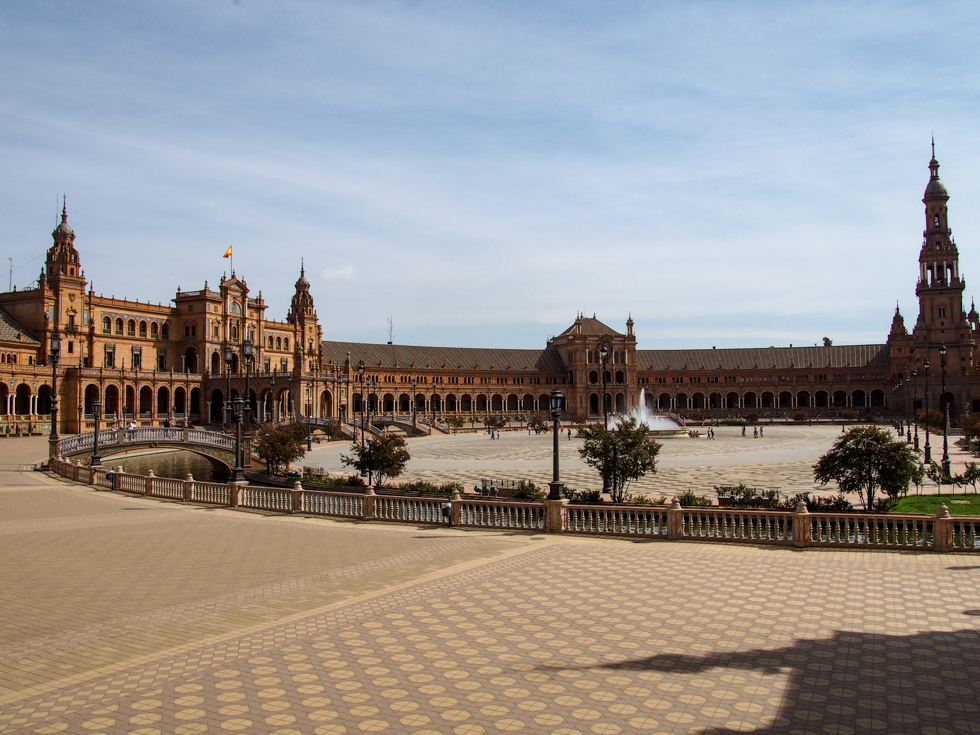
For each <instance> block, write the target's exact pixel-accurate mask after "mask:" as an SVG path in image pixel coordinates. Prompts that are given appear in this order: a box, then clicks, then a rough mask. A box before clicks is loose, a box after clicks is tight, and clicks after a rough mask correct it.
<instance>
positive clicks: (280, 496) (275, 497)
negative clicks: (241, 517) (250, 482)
mask: <svg viewBox="0 0 980 735" xmlns="http://www.w3.org/2000/svg"><path fill="white" fill-rule="evenodd" d="M238 504H239V505H240V506H242V507H245V508H259V509H261V510H284V511H291V510H292V509H293V494H292V492H291V491H290V490H278V489H275V488H268V487H251V486H246V487H243V488H242V492H241V496H240V498H239V501H238Z"/></svg>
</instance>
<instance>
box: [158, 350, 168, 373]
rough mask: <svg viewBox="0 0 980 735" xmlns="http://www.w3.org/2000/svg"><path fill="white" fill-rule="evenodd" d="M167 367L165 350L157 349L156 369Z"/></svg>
mask: <svg viewBox="0 0 980 735" xmlns="http://www.w3.org/2000/svg"><path fill="white" fill-rule="evenodd" d="M166 369H167V351H166V350H157V370H166Z"/></svg>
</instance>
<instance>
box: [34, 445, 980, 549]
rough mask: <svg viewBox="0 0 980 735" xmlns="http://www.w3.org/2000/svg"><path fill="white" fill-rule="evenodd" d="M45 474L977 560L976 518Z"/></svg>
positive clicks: (359, 506)
mask: <svg viewBox="0 0 980 735" xmlns="http://www.w3.org/2000/svg"><path fill="white" fill-rule="evenodd" d="M51 469H52V470H53V471H54V472H56V473H57V474H59V475H62V476H63V477H66V478H68V479H70V480H74V481H75V482H80V483H85V484H88V485H95V486H97V487H104V488H110V489H113V490H116V491H122V492H130V493H136V494H139V495H150V496H157V497H165V498H170V499H174V500H183V501H185V502H197V503H211V504H214V505H226V506H230V507H232V508H235V507H239V506H241V507H247V508H258V509H261V510H269V511H273V512H278V513H308V514H311V515H323V516H340V517H344V518H358V519H364V520H384V521H396V522H402V523H437V524H438V523H448V524H449V525H453V526H466V527H473V528H500V529H512V530H525V531H545V532H548V533H564V532H568V533H575V534H588V535H609V536H630V537H635V538H646V539H650V540H653V539H664V540H674V541H720V542H726V543H730V542H743V543H755V544H765V545H784V546H785V545H792V546H796V547H810V546H813V547H821V546H822V547H840V548H877V549H897V550H913V551H916V550H917V551H939V552H948V551H974V552H976V551H980V517H978V518H972V517H956V518H953V517H951V516H950V515H949V512H948V509H947V508H946V506H945V505H941V506H940V508H939V512H938V513H937V514H936V515H935V516H927V515H912V514H892V515H884V514H874V515H871V514H863V513H809V512H807V509H806V506H805V505H803V504H801V505H800V506H799V507H798V508H797V510H796V511H795V512H790V511H768V510H741V509H726V508H682V507H681V506H680V504H679V503H678V502H677V501H676V500H675V501H674V504H673V505H671V506H670V507H669V508H668V507H666V506H652V507H651V506H628V505H612V504H596V505H582V504H579V505H570V504H568V503H567V501H557V500H556V501H550V500H545V501H532V502H507V501H492V500H491V501H487V500H474V499H472V498H471V497H467V498H462V497H460V495H459V494H458V493H454V494H453V496H452V497H451V498H449V499H445V498H418V497H406V496H392V495H375V493H374V490H373V489H372V488H368V489H367V492H366V493H364V494H358V493H349V492H336V493H335V492H330V491H323V490H306V489H304V488H303V486H302V484H300V483H299V482H297V483H295V484H294V485H293V488H292V489H291V490H290V489H284V488H269V487H260V486H250V485H247V484H245V483H234V482H230V483H228V484H219V483H206V482H198V481H197V480H195V479H194V478H193V477H191V476H190V475H188V476H187V477H186V478H185V479H183V480H178V479H172V478H165V477H155V476H153V475H152V474H151V475H149V476H142V475H131V474H128V473H126V472H121V471H118V470H117V471H115V472H112V471H107V470H105V469H103V468H101V467H84V466H82V465H81V464H72V463H71V462H70V461H67V460H64V459H54V460H52V461H51Z"/></svg>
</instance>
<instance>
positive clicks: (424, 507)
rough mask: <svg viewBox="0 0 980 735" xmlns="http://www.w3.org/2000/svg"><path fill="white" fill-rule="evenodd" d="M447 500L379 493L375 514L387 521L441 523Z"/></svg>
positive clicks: (376, 516)
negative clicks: (443, 508)
mask: <svg viewBox="0 0 980 735" xmlns="http://www.w3.org/2000/svg"><path fill="white" fill-rule="evenodd" d="M444 502H446V501H445V500H437V499H430V498H402V497H392V496H390V495H378V496H376V498H375V501H374V516H375V518H380V519H381V520H385V521H411V522H413V523H439V522H442V521H443V518H442V504H443V503H444Z"/></svg>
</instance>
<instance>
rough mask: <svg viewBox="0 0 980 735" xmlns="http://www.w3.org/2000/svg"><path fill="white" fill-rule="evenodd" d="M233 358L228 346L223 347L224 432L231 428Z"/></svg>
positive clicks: (232, 352) (233, 354)
mask: <svg viewBox="0 0 980 735" xmlns="http://www.w3.org/2000/svg"><path fill="white" fill-rule="evenodd" d="M234 356H235V353H234V351H233V350H232V349H231V345H230V344H226V345H225V376H226V378H227V380H226V382H227V386H228V387H227V390H228V392H227V393H226V394H225V421H224V424H225V427H224V428H225V431H228V429H230V428H231V360H232V358H233V357H234Z"/></svg>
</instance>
